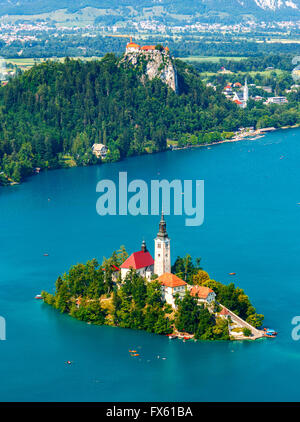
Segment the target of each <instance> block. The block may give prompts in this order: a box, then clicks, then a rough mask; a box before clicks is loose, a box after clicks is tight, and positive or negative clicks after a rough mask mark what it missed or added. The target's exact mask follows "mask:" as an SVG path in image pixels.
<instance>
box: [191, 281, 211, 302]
mask: <svg viewBox="0 0 300 422" xmlns="http://www.w3.org/2000/svg"><path fill="white" fill-rule="evenodd" d="M190 295H191V296H194V297H196V298H197V299H198V303H199V304H201V303H208V304H211V303H212V302H214V301H215V299H216V294H215V292H214V291H213V290H212V289H210V288H209V287H206V286H198V285H195V286H191V287H190Z"/></svg>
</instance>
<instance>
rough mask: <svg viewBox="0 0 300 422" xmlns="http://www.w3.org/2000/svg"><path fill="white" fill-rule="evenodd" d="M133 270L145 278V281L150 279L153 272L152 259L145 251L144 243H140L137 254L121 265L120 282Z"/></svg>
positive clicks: (133, 254)
mask: <svg viewBox="0 0 300 422" xmlns="http://www.w3.org/2000/svg"><path fill="white" fill-rule="evenodd" d="M131 269H134V270H136V272H137V273H138V274H140V275H141V276H142V277H146V278H147V280H150V279H151V275H152V274H153V271H154V259H153V258H152V256H151V255H150V253H149V251H148V250H147V246H146V243H145V241H143V243H142V248H141V250H140V251H138V252H134V253H132V254H131V255H130V256H129V257H128V258H127V259H126V261H124V262H123V264H122V265H121V277H122V280H124V278H125V277H126V274H127V273H128V272H129V271H130V270H131Z"/></svg>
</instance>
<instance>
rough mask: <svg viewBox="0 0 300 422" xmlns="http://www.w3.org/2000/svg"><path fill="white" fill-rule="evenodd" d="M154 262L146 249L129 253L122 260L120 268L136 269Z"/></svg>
mask: <svg viewBox="0 0 300 422" xmlns="http://www.w3.org/2000/svg"><path fill="white" fill-rule="evenodd" d="M153 264H154V259H153V258H152V256H151V255H150V253H149V252H148V251H145V252H144V251H138V252H134V253H133V254H131V255H130V256H129V257H128V258H127V259H126V261H124V262H123V264H122V265H121V268H133V269H135V270H138V269H140V268H144V267H149V266H150V265H153Z"/></svg>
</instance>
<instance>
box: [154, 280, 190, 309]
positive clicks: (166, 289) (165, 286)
mask: <svg viewBox="0 0 300 422" xmlns="http://www.w3.org/2000/svg"><path fill="white" fill-rule="evenodd" d="M158 281H159V282H160V284H161V292H162V299H163V300H165V301H166V302H167V303H169V304H170V305H171V306H172V307H173V308H175V307H176V306H175V295H176V294H177V293H178V294H179V297H181V298H182V297H183V296H184V295H185V293H186V290H187V283H186V282H185V281H183V280H181V278H179V277H177V275H175V274H171V273H164V274H162V275H161V276H159V277H158Z"/></svg>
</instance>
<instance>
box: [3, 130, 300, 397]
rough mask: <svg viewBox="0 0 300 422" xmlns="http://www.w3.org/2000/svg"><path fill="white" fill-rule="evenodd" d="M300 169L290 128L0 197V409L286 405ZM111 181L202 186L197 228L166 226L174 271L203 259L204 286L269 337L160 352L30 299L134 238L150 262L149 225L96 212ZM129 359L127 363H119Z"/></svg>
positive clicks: (54, 176)
mask: <svg viewBox="0 0 300 422" xmlns="http://www.w3.org/2000/svg"><path fill="white" fill-rule="evenodd" d="M299 163H300V131H299V130H288V131H277V132H274V133H272V134H269V135H267V136H266V137H265V138H262V139H260V140H257V141H243V142H239V143H231V144H222V145H217V146H213V147H211V148H206V147H205V148H198V149H194V150H183V151H174V152H168V153H162V154H157V155H152V156H143V157H136V158H131V159H128V160H126V161H123V162H120V163H115V164H111V165H104V166H98V167H89V168H75V169H70V170H57V171H49V172H44V173H42V174H40V175H38V176H35V177H33V178H31V179H30V180H29V181H28V182H27V183H24V184H22V185H20V186H15V187H11V188H2V189H1V188H0V315H2V316H3V317H5V319H6V324H7V340H6V341H0V401H169V400H170V401H253V400H256V401H267V400H268V401H278V400H280V401H289V400H296V401H298V400H299V399H300V392H299V380H300V341H294V340H292V337H291V332H292V329H293V326H292V324H291V320H292V318H293V317H294V316H296V315H300V259H299V255H300V224H299V222H300V206H299V205H297V203H298V202H300V189H299V186H300V184H299V182H300V165H299ZM119 171H127V172H128V178H129V180H131V179H136V178H142V179H144V180H146V181H149V180H151V179H157V178H160V179H162V178H167V179H168V180H173V179H178V178H179V179H204V180H205V221H204V224H203V225H202V226H200V227H186V226H185V225H184V218H185V217H184V216H182V217H178V216H167V217H166V220H167V230H168V233H169V236H170V238H171V252H172V261H173V262H174V260H175V258H176V256H177V255H183V254H185V253H187V252H188V253H190V254H191V255H192V256H194V257H198V256H201V257H202V261H201V263H202V266H203V267H204V269H205V270H206V271H208V272H209V274H210V276H211V278H214V279H216V280H219V281H222V282H226V283H228V282H230V281H235V282H236V283H237V284H238V286H239V287H241V288H243V289H244V290H245V292H246V293H247V294H248V295H249V296H250V299H251V300H252V302H253V304H254V306H255V307H256V308H257V311H258V312H260V313H263V314H264V315H265V326H269V327H271V328H274V329H276V330H277V331H278V332H279V334H278V337H277V338H276V339H262V340H258V341H255V342H213V343H211V342H197V343H194V342H185V343H183V342H181V341H178V340H174V341H170V340H168V339H167V338H166V337H164V336H157V335H152V334H148V333H145V332H139V331H132V330H126V329H120V328H113V327H96V326H92V325H87V324H85V323H82V322H79V321H76V320H74V319H72V318H70V317H68V316H66V315H61V314H60V313H58V312H57V311H55V310H54V309H52V308H50V307H49V306H47V305H45V304H43V303H41V301H37V300H34V296H35V295H36V294H37V293H40V291H41V290H42V289H45V290H48V291H53V287H54V282H55V280H56V278H57V276H58V275H59V274H61V273H63V272H64V271H67V270H68V269H69V267H70V266H71V265H72V264H76V263H78V262H85V261H87V260H88V259H90V258H93V257H96V258H98V259H99V260H100V261H101V259H102V257H103V256H106V257H108V256H109V255H110V253H111V251H112V250H114V249H117V248H118V247H119V245H120V244H124V245H125V246H126V248H127V250H128V251H129V252H133V251H135V250H139V248H140V244H141V241H142V239H143V238H145V240H146V241H147V245H148V248H149V250H150V252H151V253H153V249H154V242H153V239H154V237H155V235H156V233H157V230H158V221H159V218H158V217H157V216H147V217H146V216H138V217H132V216H127V217H126V216H109V217H100V216H99V215H98V214H97V213H96V207H95V205H96V200H97V198H98V196H99V194H97V193H96V183H97V182H98V181H99V180H101V179H103V178H105V179H115V180H116V179H117V177H118V172H119ZM48 199H50V201H49V200H48ZM44 253H49V257H44V256H43V254H44ZM229 272H236V274H237V275H236V276H235V277H230V276H229V275H228V273H229ZM132 348H135V349H136V350H138V351H139V353H140V357H139V358H131V357H130V356H129V353H128V349H132ZM157 356H160V358H159V359H158V358H157ZM161 357H166V358H167V359H166V360H162V359H161ZM67 360H71V361H73V364H72V365H66V364H65V362H66V361H67Z"/></svg>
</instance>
